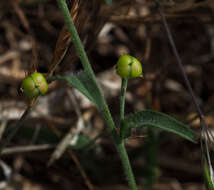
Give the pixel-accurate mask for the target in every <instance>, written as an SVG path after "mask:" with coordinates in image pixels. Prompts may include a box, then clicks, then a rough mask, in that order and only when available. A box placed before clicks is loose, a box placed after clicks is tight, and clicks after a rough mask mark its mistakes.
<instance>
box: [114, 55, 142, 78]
mask: <svg viewBox="0 0 214 190" xmlns="http://www.w3.org/2000/svg"><path fill="white" fill-rule="evenodd" d="M142 71H143V68H142V65H141V63H140V61H138V60H137V59H136V58H135V57H132V56H130V55H121V56H120V58H119V60H118V62H117V74H118V75H119V76H120V77H121V78H135V77H139V76H141V75H142Z"/></svg>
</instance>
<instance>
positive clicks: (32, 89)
mask: <svg viewBox="0 0 214 190" xmlns="http://www.w3.org/2000/svg"><path fill="white" fill-rule="evenodd" d="M21 88H22V89H23V91H24V93H25V94H26V96H27V97H29V98H31V99H32V98H36V97H38V96H40V95H43V94H45V93H46V92H47V91H48V83H47V81H46V79H45V77H44V76H43V74H42V73H37V72H35V73H33V74H31V75H29V76H27V77H26V78H25V79H24V80H23V81H22V86H21Z"/></svg>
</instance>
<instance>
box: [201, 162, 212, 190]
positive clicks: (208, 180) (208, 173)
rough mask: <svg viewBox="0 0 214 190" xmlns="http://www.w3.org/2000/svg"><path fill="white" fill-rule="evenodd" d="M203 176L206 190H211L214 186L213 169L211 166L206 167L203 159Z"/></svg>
mask: <svg viewBox="0 0 214 190" xmlns="http://www.w3.org/2000/svg"><path fill="white" fill-rule="evenodd" d="M203 160H204V162H203V174H204V182H205V187H206V190H213V189H214V184H213V168H212V166H209V167H208V163H207V161H206V159H205V158H204V159H203Z"/></svg>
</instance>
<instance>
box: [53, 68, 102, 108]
mask: <svg viewBox="0 0 214 190" xmlns="http://www.w3.org/2000/svg"><path fill="white" fill-rule="evenodd" d="M50 80H51V81H53V80H65V81H67V82H68V83H69V84H70V85H71V86H72V87H74V88H76V89H78V90H79V91H80V92H81V93H82V94H83V95H85V96H86V97H87V98H88V99H89V100H90V101H91V102H93V103H94V104H95V105H96V106H97V108H98V109H102V107H103V100H102V95H101V94H100V91H99V89H98V86H97V84H96V83H95V82H94V80H93V79H92V77H91V76H90V75H89V74H88V73H87V72H86V71H81V72H79V73H78V74H72V75H69V76H56V77H53V78H51V79H50Z"/></svg>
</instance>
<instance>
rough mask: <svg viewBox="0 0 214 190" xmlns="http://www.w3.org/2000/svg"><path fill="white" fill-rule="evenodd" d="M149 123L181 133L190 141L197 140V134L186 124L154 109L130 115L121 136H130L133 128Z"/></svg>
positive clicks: (126, 119) (123, 126) (124, 123)
mask: <svg viewBox="0 0 214 190" xmlns="http://www.w3.org/2000/svg"><path fill="white" fill-rule="evenodd" d="M148 125H149V126H152V127H158V128H161V129H163V130H166V131H168V132H172V133H175V134H177V135H180V136H181V137H183V138H185V139H187V140H189V141H192V142H196V136H195V135H194V133H193V131H192V130H191V129H189V128H188V127H187V126H186V125H185V124H183V123H181V122H180V121H177V120H175V119H174V118H172V117H170V116H168V115H166V114H164V113H160V112H156V111H152V110H145V111H140V112H137V113H135V114H130V115H128V116H127V117H126V118H125V120H124V121H123V123H122V127H121V137H122V138H128V137H129V136H130V131H131V128H138V127H142V126H148Z"/></svg>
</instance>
